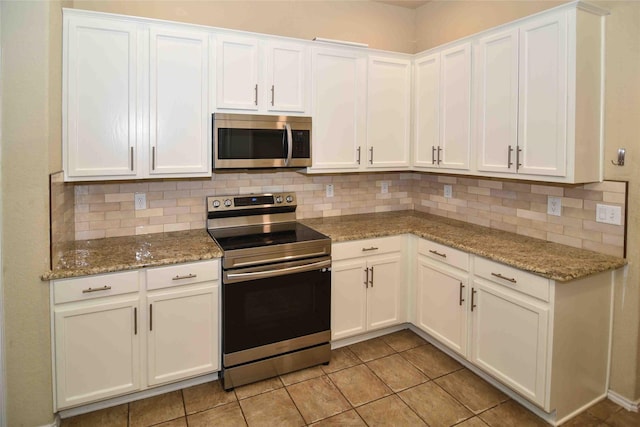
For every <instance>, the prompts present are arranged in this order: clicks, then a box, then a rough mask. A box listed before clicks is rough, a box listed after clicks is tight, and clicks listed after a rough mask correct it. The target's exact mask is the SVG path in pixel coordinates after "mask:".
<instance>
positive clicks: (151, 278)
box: [147, 260, 220, 290]
mask: <svg viewBox="0 0 640 427" xmlns="http://www.w3.org/2000/svg"><path fill="white" fill-rule="evenodd" d="M219 277H220V261H218V260H212V261H202V262H190V263H186V264H175V265H170V266H167V267H157V268H150V269H148V270H147V289H150V290H151V289H162V288H169V287H172V286H180V285H190V284H192V283H200V282H210V281H212V280H218V278H219Z"/></svg>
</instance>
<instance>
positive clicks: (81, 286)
mask: <svg viewBox="0 0 640 427" xmlns="http://www.w3.org/2000/svg"><path fill="white" fill-rule="evenodd" d="M138 283H139V281H138V271H137V270H132V271H126V272H122V273H111V274H100V275H95V276H86V277H81V278H73V279H61V280H55V281H54V282H53V301H54V303H55V304H62V303H65V302H70V301H82V300H87V299H93V298H100V297H106V296H112V295H121V294H128V293H131V292H138Z"/></svg>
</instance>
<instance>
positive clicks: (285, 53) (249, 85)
mask: <svg viewBox="0 0 640 427" xmlns="http://www.w3.org/2000/svg"><path fill="white" fill-rule="evenodd" d="M216 52H217V53H216V55H217V75H216V86H217V100H218V102H217V105H216V108H217V109H221V110H246V111H258V112H261V113H267V114H268V113H277V112H287V113H305V112H306V110H307V92H308V82H307V74H308V68H309V60H308V53H307V48H306V47H305V46H304V45H303V44H302V43H300V44H298V43H287V42H276V41H271V40H259V39H256V38H242V37H232V36H227V35H220V36H218V37H217V49H216Z"/></svg>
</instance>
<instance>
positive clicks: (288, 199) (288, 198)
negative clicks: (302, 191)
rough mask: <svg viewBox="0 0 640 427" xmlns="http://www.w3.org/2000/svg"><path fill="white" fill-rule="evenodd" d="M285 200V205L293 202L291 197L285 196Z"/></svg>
mask: <svg viewBox="0 0 640 427" xmlns="http://www.w3.org/2000/svg"><path fill="white" fill-rule="evenodd" d="M286 200H287V203H291V202H293V196H291V195H289V196H287V199H286Z"/></svg>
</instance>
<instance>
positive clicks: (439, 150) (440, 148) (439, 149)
mask: <svg viewBox="0 0 640 427" xmlns="http://www.w3.org/2000/svg"><path fill="white" fill-rule="evenodd" d="M441 151H442V147H440V146H438V164H440V162H441V160H440V152H441Z"/></svg>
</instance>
